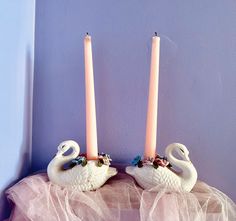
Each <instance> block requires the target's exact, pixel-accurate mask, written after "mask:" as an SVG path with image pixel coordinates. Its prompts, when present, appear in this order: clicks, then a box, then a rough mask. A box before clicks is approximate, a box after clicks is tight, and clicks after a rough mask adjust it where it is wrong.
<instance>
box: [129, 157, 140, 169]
mask: <svg viewBox="0 0 236 221" xmlns="http://www.w3.org/2000/svg"><path fill="white" fill-rule="evenodd" d="M139 161H141V156H139V155H138V156H137V157H135V158H134V159H133V160H132V162H131V164H132V165H133V166H137V165H138V163H139Z"/></svg>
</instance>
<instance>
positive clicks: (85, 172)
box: [47, 141, 117, 191]
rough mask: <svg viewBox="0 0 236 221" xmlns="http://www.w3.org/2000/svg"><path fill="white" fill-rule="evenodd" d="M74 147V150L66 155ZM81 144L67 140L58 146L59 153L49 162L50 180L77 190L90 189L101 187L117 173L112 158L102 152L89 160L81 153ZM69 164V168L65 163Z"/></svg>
mask: <svg viewBox="0 0 236 221" xmlns="http://www.w3.org/2000/svg"><path fill="white" fill-rule="evenodd" d="M70 148H72V149H73V150H74V151H73V152H72V153H71V154H70V155H68V156H64V155H63V153H65V152H66V151H68V150H69V149H70ZM78 154H79V145H78V144H77V143H76V142H74V141H65V142H63V143H62V144H60V145H59V147H58V153H57V154H56V156H55V157H54V158H53V159H52V161H51V162H50V163H49V165H48V168H47V174H48V177H49V180H50V181H51V182H52V183H54V184H57V185H59V186H61V187H66V188H69V189H73V190H77V191H90V190H96V189H98V188H100V187H101V186H102V185H103V184H105V183H106V181H107V180H108V179H109V178H111V177H112V176H115V175H116V174H117V170H116V168H113V167H110V161H111V158H110V156H109V155H107V154H100V155H99V156H98V159H97V160H87V159H86V157H85V156H84V155H79V156H78ZM65 164H67V169H65V168H64V165H65Z"/></svg>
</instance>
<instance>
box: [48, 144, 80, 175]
mask: <svg viewBox="0 0 236 221" xmlns="http://www.w3.org/2000/svg"><path fill="white" fill-rule="evenodd" d="M71 148H72V149H73V152H72V153H71V154H70V155H68V156H64V155H63V154H62V153H60V154H57V155H56V156H55V157H54V158H53V159H52V161H51V162H50V164H49V167H51V168H53V170H54V171H55V170H56V171H62V170H63V166H64V165H65V164H66V163H68V162H70V161H71V160H73V159H75V158H76V157H77V156H78V155H79V151H78V150H77V148H76V147H71Z"/></svg>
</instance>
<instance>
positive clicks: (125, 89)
mask: <svg viewBox="0 0 236 221" xmlns="http://www.w3.org/2000/svg"><path fill="white" fill-rule="evenodd" d="M235 11H236V1H233V0H226V1H221V0H210V1H204V0H200V1H187V0H185V1H182V2H181V3H179V2H177V1H169V0H166V1H160V0H158V1H157V0H149V1H135V0H129V1H127V0H126V1H125V0H123V1H115V0H112V1H111V0H104V1H96V0H88V1H77V0H69V1H66V0H51V1H46V0H41V1H37V10H36V54H35V56H36V57H35V59H36V60H35V84H34V86H35V93H34V125H33V170H34V171H35V170H39V169H42V168H46V166H47V164H48V162H49V161H50V160H51V158H52V157H53V155H54V154H55V152H56V147H57V145H58V144H59V143H60V142H61V141H63V140H65V139H74V140H76V141H78V142H79V144H80V145H81V147H82V151H85V103H84V102H85V100H84V97H85V95H84V64H83V37H84V35H85V32H87V31H88V32H89V33H91V35H92V38H93V56H94V73H95V91H96V102H97V121H98V122H97V125H98V142H99V150H100V151H104V152H107V153H111V155H112V157H113V159H114V160H115V161H117V162H129V160H131V158H133V157H134V156H135V155H136V154H138V153H142V152H143V147H144V139H145V121H146V120H145V119H146V105H147V93H148V80H149V64H150V49H151V36H152V35H153V33H154V31H157V32H158V33H159V35H160V36H161V60H160V62H161V67H160V87H159V114H158V116H159V122H158V151H159V152H161V153H163V151H164V148H165V146H166V145H167V144H169V143H171V142H175V141H177V142H181V143H184V144H186V145H187V147H188V148H189V149H190V153H191V156H190V157H191V158H192V161H193V162H194V164H195V165H196V167H197V169H198V171H199V178H200V179H202V180H204V181H206V182H207V183H208V184H210V185H213V186H216V187H217V188H219V189H221V190H222V191H224V192H225V193H226V194H228V195H229V196H231V197H232V198H233V199H234V200H236V192H235V186H236V179H235V169H234V167H235V163H234V162H235V132H236V95H235V94H236V74H235V73H236V62H235V59H236V53H235V51H236V26H235V24H234V21H235V20H236V13H235Z"/></svg>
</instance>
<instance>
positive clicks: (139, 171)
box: [134, 166, 181, 189]
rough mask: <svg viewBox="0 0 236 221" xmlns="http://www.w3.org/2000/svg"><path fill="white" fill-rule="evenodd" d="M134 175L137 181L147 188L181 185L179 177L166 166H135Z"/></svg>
mask: <svg viewBox="0 0 236 221" xmlns="http://www.w3.org/2000/svg"><path fill="white" fill-rule="evenodd" d="M134 173H135V174H134V176H135V179H136V181H137V182H138V183H139V184H140V185H141V186H142V187H143V188H145V189H150V188H153V187H155V186H158V185H162V186H163V185H164V186H167V187H171V188H172V187H176V186H177V187H180V185H181V183H180V179H179V177H178V176H177V175H176V174H175V173H173V172H172V171H170V170H169V169H168V168H166V167H160V166H159V167H158V168H157V169H154V168H153V167H152V166H143V167H142V168H138V167H136V168H135V172H134Z"/></svg>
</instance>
